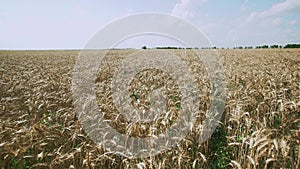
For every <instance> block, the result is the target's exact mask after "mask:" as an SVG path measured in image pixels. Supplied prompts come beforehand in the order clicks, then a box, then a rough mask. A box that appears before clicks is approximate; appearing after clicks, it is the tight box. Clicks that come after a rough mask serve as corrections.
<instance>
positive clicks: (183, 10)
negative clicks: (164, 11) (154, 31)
mask: <svg viewBox="0 0 300 169" xmlns="http://www.w3.org/2000/svg"><path fill="white" fill-rule="evenodd" d="M206 1H207V0H180V2H179V3H177V4H175V6H174V8H173V10H172V12H171V15H174V16H178V17H181V18H183V19H188V18H192V17H193V16H194V14H195V12H194V8H195V7H196V6H200V5H201V4H203V3H204V2H206Z"/></svg>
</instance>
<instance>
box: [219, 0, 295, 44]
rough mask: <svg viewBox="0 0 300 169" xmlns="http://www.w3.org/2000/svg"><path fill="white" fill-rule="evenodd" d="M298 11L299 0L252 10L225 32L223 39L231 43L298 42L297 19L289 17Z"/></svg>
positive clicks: (289, 0)
mask: <svg viewBox="0 0 300 169" xmlns="http://www.w3.org/2000/svg"><path fill="white" fill-rule="evenodd" d="M299 11H300V1H299V0H285V1H283V2H280V3H275V4H273V5H272V6H271V7H269V8H268V9H265V10H263V11H260V12H257V11H253V12H251V13H250V14H249V15H248V16H246V17H245V19H243V20H240V21H239V22H237V24H236V26H235V27H233V28H231V29H230V30H229V31H228V32H227V35H226V36H225V41H226V43H230V44H233V45H259V44H273V43H274V44H276V43H277V44H286V43H290V42H299V37H300V32H299V31H298V30H299V27H297V19H296V20H291V19H289V17H291V16H295V15H298V14H299Z"/></svg>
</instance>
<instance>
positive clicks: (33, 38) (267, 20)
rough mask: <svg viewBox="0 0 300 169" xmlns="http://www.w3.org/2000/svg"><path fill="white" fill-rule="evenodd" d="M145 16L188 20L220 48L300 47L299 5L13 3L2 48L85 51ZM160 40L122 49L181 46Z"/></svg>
mask: <svg viewBox="0 0 300 169" xmlns="http://www.w3.org/2000/svg"><path fill="white" fill-rule="evenodd" d="M143 12H159V13H164V14H171V15H174V16H177V17H180V18H183V19H185V20H187V21H189V22H190V23H192V24H193V25H195V26H196V27H197V28H199V29H200V30H201V31H202V32H203V33H204V34H205V35H206V36H207V38H208V39H209V40H210V41H211V42H212V45H213V46H218V47H233V46H256V45H263V44H269V45H270V44H282V45H284V44H287V43H300V1H299V0H265V1H261V0H230V1H225V0H223V1H220V0H218V1H217V0H168V1H167V0H166V1H161V0H151V1H145V0H144V1H141V0H126V1H121V0H105V1H104V0H103V1H96V0H85V1H84V0H77V1H76V0H72V1H71V0H65V1H55V0H52V1H46V0H45V1H38V0H27V1H16V0H11V1H2V2H1V4H0V49H81V48H82V47H83V46H84V44H85V43H86V42H87V41H88V39H89V38H90V37H91V36H93V34H94V33H96V32H97V31H98V30H99V29H101V28H102V27H104V26H105V25H107V24H109V23H111V22H113V21H114V20H117V19H120V18H122V17H126V16H129V15H132V14H137V13H143ZM159 39H160V38H159V37H149V36H145V37H138V38H132V39H129V40H128V41H127V42H124V44H121V45H120V46H121V47H136V48H139V47H140V46H143V45H148V46H162V45H176V43H174V42H172V41H171V40H170V41H168V40H166V39H165V38H164V37H161V40H159ZM154 42H156V43H154Z"/></svg>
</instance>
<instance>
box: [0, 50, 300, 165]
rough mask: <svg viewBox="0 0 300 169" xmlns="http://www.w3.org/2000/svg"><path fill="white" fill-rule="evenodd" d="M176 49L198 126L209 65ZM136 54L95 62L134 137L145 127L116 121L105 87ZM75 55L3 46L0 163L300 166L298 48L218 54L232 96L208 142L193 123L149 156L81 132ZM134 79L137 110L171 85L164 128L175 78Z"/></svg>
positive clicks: (101, 88)
mask: <svg viewBox="0 0 300 169" xmlns="http://www.w3.org/2000/svg"><path fill="white" fill-rule="evenodd" d="M150 50H152V49H150ZM199 50H200V49H199ZM207 50H208V49H207ZM170 51H172V52H173V53H175V54H176V55H178V56H179V57H180V58H181V59H182V60H183V61H184V62H185V63H186V64H187V65H188V66H189V67H190V68H191V71H192V72H193V75H194V76H195V77H196V83H197V84H198V86H199V90H200V92H199V97H200V100H201V104H200V106H199V112H198V115H199V118H197V119H198V122H199V123H201V121H203V120H204V119H205V114H206V112H207V110H208V107H209V105H210V104H211V103H210V97H209V92H210V85H209V79H208V78H207V76H206V75H207V72H205V67H204V65H203V63H201V62H199V61H197V60H195V57H196V56H195V54H194V53H193V52H192V51H190V50H188V51H187V55H182V54H183V50H182V49H176V50H175V49H174V50H173V49H172V50H170ZM133 52H135V50H131V49H128V50H111V51H109V52H108V53H107V55H106V58H104V60H103V62H102V63H101V65H99V66H100V67H101V72H99V74H98V76H97V78H96V81H95V83H96V84H97V85H98V86H97V91H96V95H97V99H98V104H99V109H100V110H101V111H102V112H105V113H106V116H105V118H107V119H115V120H111V123H110V125H111V126H112V127H114V128H116V129H117V130H118V132H121V133H127V134H129V135H131V136H132V137H146V136H147V133H149V127H147V126H146V127H145V129H143V130H142V129H141V127H139V126H138V125H132V124H131V123H129V122H128V121H126V119H124V118H116V116H117V115H118V112H117V110H116V108H115V107H114V105H113V103H112V101H111V95H110V90H111V89H110V88H109V87H108V86H107V85H103V84H108V83H109V82H110V81H111V78H112V76H113V75H112V74H113V73H112V72H114V70H115V68H116V67H117V66H118V64H119V61H120V57H119V56H121V55H129V54H131V53H133ZM79 53H80V51H76V50H69V51H67V50H66V51H4V50H3V51H0V77H1V78H0V89H1V92H0V99H1V101H0V168H5V169H6V168H22V169H25V168H37V169H40V168H141V169H142V168H238V169H242V168H253V169H254V168H256V169H260V168H265V169H269V168H274V169H275V168H299V166H300V139H299V138H300V67H299V65H300V50H299V49H243V50H240V49H220V50H218V53H219V55H220V58H221V59H222V61H223V63H224V64H223V68H224V73H225V78H226V87H225V88H226V100H225V110H224V112H223V115H222V118H221V120H220V121H219V122H218V126H217V128H216V130H215V132H214V133H213V134H212V136H211V138H210V139H208V140H207V141H205V142H204V143H199V139H198V138H199V131H197V130H196V129H193V130H192V132H191V133H189V134H188V135H187V136H186V137H185V138H184V139H183V140H181V141H180V142H179V143H178V144H177V145H176V146H174V147H172V148H170V149H169V150H167V151H165V152H161V153H159V154H157V155H153V156H149V157H144V158H127V157H123V156H120V155H117V154H114V153H111V152H108V151H106V150H104V149H102V148H101V147H99V146H97V145H96V144H95V142H93V141H92V140H91V138H89V136H88V135H87V134H86V132H85V131H84V130H83V128H82V121H80V120H79V119H78V117H77V115H76V112H75V111H74V104H73V103H74V100H73V97H72V91H71V90H72V89H71V86H72V77H73V70H74V66H75V64H76V57H77V56H78V54H79ZM138 76H139V77H140V78H135V79H133V80H132V83H131V92H132V95H131V96H130V98H131V99H132V105H133V106H135V107H137V108H140V109H143V110H148V109H149V105H150V104H151V103H150V101H149V99H148V95H149V93H150V91H149V88H157V87H160V86H167V87H166V88H167V89H166V91H165V93H166V96H172V97H168V98H167V101H166V105H167V107H168V110H170V112H171V113H170V114H169V115H166V114H163V115H164V117H165V118H158V119H157V120H156V121H155V122H154V123H155V124H154V125H157V127H160V129H161V130H166V129H167V128H168V127H170V126H172V124H173V121H174V120H175V119H176V118H177V116H178V115H179V113H178V112H179V111H180V108H181V107H180V97H181V94H180V91H179V89H178V85H176V81H174V79H173V80H172V79H170V78H168V75H167V74H165V73H164V72H163V71H160V70H146V71H144V72H141V73H140V74H139V75H138ZM150 77H151V78H150ZM149 79H154V80H149ZM153 104H156V103H153ZM129 126H130V127H129ZM154 133H156V134H157V133H159V131H155V132H154Z"/></svg>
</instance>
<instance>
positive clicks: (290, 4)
mask: <svg viewBox="0 0 300 169" xmlns="http://www.w3.org/2000/svg"><path fill="white" fill-rule="evenodd" d="M299 10H300V1H299V0H286V1H284V2H281V3H277V4H274V5H273V6H272V7H271V8H270V9H268V10H265V11H262V12H252V13H251V14H250V16H249V17H248V18H247V21H248V22H253V21H257V20H261V19H265V18H270V17H277V16H282V15H286V14H291V13H298V12H299Z"/></svg>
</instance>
